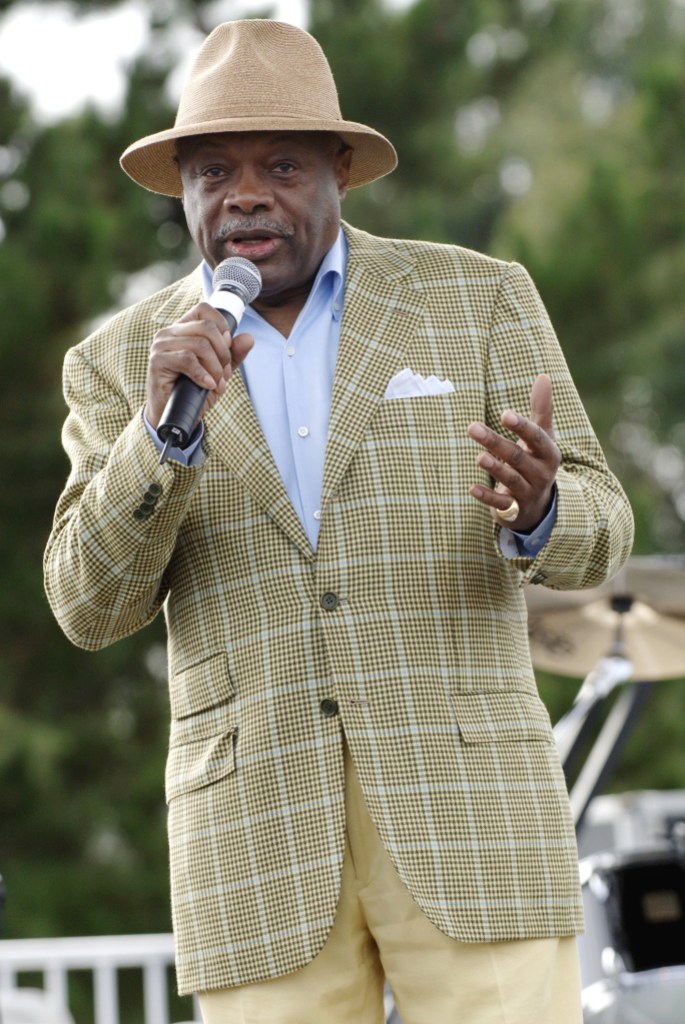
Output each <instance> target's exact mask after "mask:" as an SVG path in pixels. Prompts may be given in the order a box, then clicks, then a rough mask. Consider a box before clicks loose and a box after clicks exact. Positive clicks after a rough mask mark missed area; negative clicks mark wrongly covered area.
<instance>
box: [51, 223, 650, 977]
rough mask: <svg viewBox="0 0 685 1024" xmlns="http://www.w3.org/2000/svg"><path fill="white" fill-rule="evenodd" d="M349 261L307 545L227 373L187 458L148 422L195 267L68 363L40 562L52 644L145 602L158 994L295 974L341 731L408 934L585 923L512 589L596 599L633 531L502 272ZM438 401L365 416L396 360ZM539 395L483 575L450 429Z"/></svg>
mask: <svg viewBox="0 0 685 1024" xmlns="http://www.w3.org/2000/svg"><path fill="white" fill-rule="evenodd" d="M345 230H346V233H347V237H348V241H349V246H350V250H349V265H348V272H347V284H346V293H345V309H344V316H343V323H342V334H341V342H340V351H339V358H338V365H337V368H336V376H335V383H334V389H333V400H332V411H331V421H330V433H329V441H328V448H327V453H326V461H325V471H324V482H323V498H322V506H321V507H322V521H321V533H320V539H319V545H318V550H317V551H316V552H315V551H313V550H312V548H311V547H310V544H309V542H308V540H307V538H306V535H305V533H304V530H303V527H302V524H301V523H300V521H299V519H298V517H297V515H296V513H295V511H294V509H293V507H292V505H291V503H290V501H289V500H288V497H287V494H286V491H285V489H284V487H283V484H282V482H281V480H280V478H279V475H278V472H277V470H276V467H275V465H274V462H273V460H272V457H271V454H270V452H269V450H268V448H267V445H266V443H265V441H264V438H263V435H262V433H261V431H260V428H259V425H258V423H257V420H256V417H255V414H254V412H253V409H252V406H251V403H250V400H249V397H248V395H247V393H246V390H245V387H244V385H243V381H242V378H241V375H240V374H239V373H236V374H234V376H233V378H232V379H231V381H230V384H229V387H228V390H227V392H226V394H225V395H224V396H223V398H222V399H221V401H220V402H219V403H217V405H216V406H215V407H214V408H213V409H212V410H211V412H210V413H209V414H208V415H207V418H206V441H205V451H206V456H207V458H206V461H205V463H204V465H203V466H201V467H197V468H189V467H184V466H182V465H180V464H179V463H176V462H174V461H172V460H169V461H167V462H166V463H165V464H164V465H163V466H160V465H159V464H158V453H157V451H156V449H155V446H154V445H153V443H152V441H151V440H150V438H149V436H148V434H147V432H146V429H145V426H144V424H143V420H142V415H141V410H142V407H143V404H144V401H145V379H146V369H147V362H148V350H149V346H150V343H151V339H152V337H153V335H154V333H155V331H156V330H158V329H159V327H160V326H161V325H163V324H169V323H172V322H174V321H175V320H177V319H178V317H179V316H180V315H181V314H182V313H183V312H184V311H186V310H187V309H188V308H189V307H190V306H192V305H193V304H194V303H196V302H197V301H199V298H200V290H201V288H200V276H199V273H198V272H197V271H195V272H194V273H192V274H191V275H190V276H189V277H187V278H185V279H183V280H181V281H179V282H177V283H176V284H174V285H172V286H170V287H168V288H166V289H165V290H164V291H162V292H160V293H158V294H157V295H154V296H152V297H151V298H148V299H146V300H145V301H143V302H140V303H138V304H137V305H135V306H133V307H132V308H130V309H127V310H125V311H123V312H121V313H120V314H118V315H117V316H115V317H114V318H113V319H112V320H111V321H110V322H109V323H108V324H106V325H105V326H104V327H103V328H101V329H100V330H98V331H97V332H96V333H94V334H93V335H92V336H91V337H89V338H88V339H86V340H85V341H84V342H83V343H81V344H80V345H78V346H77V347H76V348H74V349H72V350H71V351H70V352H69V353H68V354H67V357H66V362H65V377H64V379H65V394H66V399H67V402H68V405H69V407H70V412H69V416H68V419H67V421H66V424H65V428H64V435H63V440H64V445H65V448H66V450H67V453H68V455H69V457H70V459H71V464H72V469H71V474H70V476H69V479H68V482H67V485H66V488H65V491H64V493H63V494H62V496H61V498H60V500H59V503H58V507H57V511H56V516H55V521H54V528H53V531H52V534H51V536H50V540H49V543H48V547H47V551H46V557H45V572H46V587H47V593H48V596H49V599H50V602H51V605H52V608H53V610H54V613H55V615H56V616H57V619H58V620H59V622H60V624H61V625H62V628H63V629H64V631H65V632H66V634H67V635H68V636H69V637H70V639H71V640H72V641H73V642H74V643H76V644H78V645H80V646H83V647H85V648H89V649H97V648H101V647H104V646H105V645H107V644H110V643H112V642H113V641H115V640H117V639H118V638H120V637H123V636H126V635H127V634H130V633H131V632H133V631H134V630H138V629H140V628H141V627H142V626H144V625H145V624H146V623H147V622H149V621H150V620H151V619H152V618H153V617H154V616H155V615H156V614H157V612H158V611H159V609H160V608H161V607H162V605H163V606H164V613H165V616H166V620H167V626H168V637H169V687H170V701H171V717H172V721H171V735H170V747H169V758H168V764H167V771H166V793H167V799H168V803H169V817H168V826H169V844H170V860H171V888H172V905H173V920H174V930H175V933H176V939H177V967H178V982H179V988H180V991H181V992H191V991H203V990H208V989H213V988H219V987H226V986H232V985H239V984H244V983H248V982H252V981H257V980H261V979H264V978H268V977H272V976H276V975H279V974H282V973H286V972H289V971H292V970H295V969H297V968H300V967H302V966H304V965H305V964H306V963H307V962H308V961H310V960H311V959H312V958H313V957H314V956H315V955H316V954H317V952H318V951H319V950H320V949H321V948H322V946H323V944H324V942H325V940H326V936H327V933H328V931H329V929H330V927H331V924H332V922H333V919H334V916H335V912H336V902H337V899H338V891H339V882H340V871H341V862H342V857H343V846H344V827H345V822H344V802H343V798H344V793H343V785H344V783H343V731H344V734H345V736H346V737H347V739H348V742H349V746H350V748H351V751H352V754H353V758H354V762H355V765H356V768H357V772H358V774H359V778H360V781H361V784H362V787H363V790H364V794H365V797H366V800H367V801H368V806H369V809H370V811H371V814H372V816H373V819H374V821H375V823H376V825H377V827H378V830H379V833H380V835H381V837H382V839H383V842H384V844H385V846H386V848H387V850H388V853H389V855H390V857H391V858H392V860H393V862H394V863H395V865H396V867H397V870H398V872H399V874H400V876H401V878H402V879H403V881H404V882H405V884H406V885H407V887H408V889H409V891H410V892H411V894H412V896H413V897H414V899H415V900H416V902H417V903H418V904H419V906H420V907H421V908H422V910H423V911H424V912H425V914H426V915H427V916H428V917H429V918H430V919H431V920H432V921H433V922H434V923H435V924H436V925H437V926H438V928H440V929H442V930H443V931H444V932H446V933H447V934H448V935H451V936H453V937H455V938H457V939H460V940H463V941H469V942H482V941H491V940H504V939H516V938H525V937H529V938H534V937H543V936H554V935H562V934H572V933H574V932H575V931H577V930H578V929H579V928H580V927H581V925H582V913H581V907H580V900H579V886H578V869H577V854H576V847H575V836H574V829H573V824H572V821H571V817H570V814H569V808H568V800H567V793H566V788H565V783H564V778H563V775H562V772H561V769H560V765H559V762H558V759H557V756H556V751H555V747H554V744H553V738H552V733H551V729H550V722H549V717H548V715H547V712H546V710H545V708H544V706H543V704H542V703H541V701H540V699H539V697H538V695H537V689H536V685H535V679H534V675H533V671H532V669H531V664H530V658H529V650H528V638H527V626H526V610H525V602H524V597H523V592H522V586H523V585H524V584H526V583H537V584H543V585H545V586H549V587H552V588H558V589H565V588H579V587H592V586H596V585H598V584H599V583H601V582H602V581H603V580H605V579H606V578H607V577H608V576H610V575H611V574H613V573H614V572H615V571H616V570H617V569H618V568H619V567H620V565H621V564H622V563H623V561H624V560H625V559H626V557H627V556H628V553H629V550H630V547H631V541H632V517H631V513H630V510H629V506H628V503H627V501H626V498H625V495H624V493H623V491H622V490H621V487H620V486H619V484H618V482H617V481H616V479H615V478H614V476H613V475H612V474H611V473H610V472H609V470H608V468H607V465H606V463H605V460H604V457H603V455H602V452H601V450H600V448H599V446H598V443H597V440H596V438H595V436H594V434H593V431H592V429H591V427H590V424H589V423H588V420H587V418H586V415H585V413H584V410H583V407H582V405H581V402H580V400H579V398H578V395H577V393H576V390H575V388H574V386H573V383H572V381H571V379H570V376H569V373H568V370H567V367H566V365H565V362H564V359H563V356H562V354H561V352H560V349H559V346H558V343H557V341H556V339H555V336H554V332H553V330H552V327H551V325H550V323H549V320H548V317H547V314H546V312H545V310H544V308H543V306H542V303H541V301H540V299H539V297H538V295H537V293H536V291H535V288H534V287H533V285H532V283H531V281H530V279H529V277H528V275H527V274H526V272H525V271H524V270H523V269H522V268H521V267H520V266H518V265H516V264H507V263H503V262H499V261H496V260H493V259H490V258H488V257H485V256H482V255H480V254H477V253H474V252H470V251H467V250H464V249H461V248H457V247H452V246H437V245H431V244H426V243H419V242H409V241H397V240H386V239H378V238H373V237H371V236H369V235H366V234H364V233H362V232H359V231H355V230H353V229H351V228H349V227H347V226H345ZM406 366H408V367H410V368H411V369H412V370H413V371H414V372H417V373H421V374H423V375H424V376H428V375H429V374H437V376H438V377H440V378H449V379H450V380H451V381H452V383H453V385H454V392H453V393H452V394H441V395H432V396H425V397H420V398H412V399H404V400H393V401H384V400H383V394H384V391H385V388H386V385H387V383H388V381H389V380H390V378H391V377H392V376H393V375H394V374H395V373H397V372H398V371H399V370H401V369H402V368H404V367H406ZM541 371H546V372H547V373H549V374H550V375H551V377H552V380H553V382H554V395H555V421H556V430H557V440H558V443H559V446H560V449H561V452H562V455H563V461H562V465H561V468H560V470H559V474H558V481H557V483H558V514H557V521H556V525H555V527H554V530H553V533H552V536H551V538H550V540H549V541H548V543H547V544H546V546H545V547H544V549H543V550H542V551H541V552H540V554H539V556H538V557H537V558H535V559H528V558H520V559H514V560H507V559H505V558H504V557H503V556H502V554H501V552H500V549H499V544H498V530H497V528H496V527H494V526H493V523H492V520H491V517H490V515H489V514H488V512H487V510H485V509H484V508H483V507H482V506H480V505H479V504H478V503H477V502H476V501H474V500H473V499H472V498H471V497H470V496H469V495H468V488H469V486H470V485H471V484H472V483H473V482H474V481H475V480H477V479H478V478H481V479H482V480H484V481H485V480H486V477H485V475H484V474H483V472H482V470H480V469H478V468H476V465H475V456H476V451H477V447H476V445H475V444H474V443H473V442H472V441H470V440H469V438H468V437H467V433H466V427H467V424H468V423H469V422H470V421H472V420H474V419H482V420H485V421H487V422H488V423H489V424H491V425H493V426H495V427H498V425H499V417H500V414H501V411H502V410H503V409H504V408H507V407H511V408H514V409H519V410H521V411H526V410H527V409H528V401H529V393H530V388H531V384H532V382H533V379H534V377H535V376H536V374H538V373H539V372H541Z"/></svg>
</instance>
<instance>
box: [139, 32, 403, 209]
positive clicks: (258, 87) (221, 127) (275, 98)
mask: <svg viewBox="0 0 685 1024" xmlns="http://www.w3.org/2000/svg"><path fill="white" fill-rule="evenodd" d="M282 130H286V131H297V132H301V131H326V132H336V133H337V134H338V135H340V137H341V138H342V139H343V140H344V141H345V142H346V143H347V144H348V145H349V146H351V147H352V148H353V150H354V155H353V157H352V167H351V177H350V187H355V186H356V185H366V184H367V183H368V182H370V181H375V179H376V178H380V177H382V176H383V175H384V174H388V173H389V172H390V171H392V170H393V169H394V167H395V166H396V164H397V154H396V153H395V150H394V148H393V146H392V144H391V143H390V142H388V140H387V139H386V138H384V136H382V135H381V134H380V133H379V132H376V131H374V130H373V128H368V127H367V126H366V125H363V124H357V123H356V122H354V121H343V119H342V115H341V113H340V105H339V102H338V93H337V90H336V87H335V82H334V81H333V75H332V73H331V69H330V67H329V65H328V61H327V60H326V57H325V55H324V52H323V50H322V49H321V47H320V46H319V44H318V43H317V41H316V40H315V39H314V38H313V36H311V35H309V33H308V32H304V31H303V30H302V29H299V28H296V27H295V26H294V25H287V24H285V23H283V22H279V21H269V20H267V19H244V20H242V21H229V22H227V23H225V24H223V25H219V26H218V27H217V28H215V29H214V31H213V32H212V33H211V34H210V35H209V36H207V39H206V40H205V42H204V44H203V46H202V48H201V49H200V51H199V53H198V55H197V57H196V58H195V62H194V64H193V67H192V69H191V72H190V76H189V78H188V81H187V82H186V85H185V88H184V89H183V93H182V95H181V100H180V103H179V107H178V114H177V116H176V123H175V125H174V127H173V128H170V129H168V130H167V131H164V132H157V133H156V134H155V135H148V136H147V137H146V138H144V139H139V140H138V142H134V143H133V144H132V145H130V146H129V147H128V149H127V150H126V152H125V153H124V154H123V155H122V157H121V166H122V167H123V169H124V170H125V171H126V173H127V174H128V175H129V176H130V177H131V178H133V180H134V181H137V182H138V184H139V185H143V187H144V188H147V189H150V190H151V191H152V192H161V193H163V194H164V195H169V196H180V195H181V194H182V188H181V178H180V175H179V171H178V166H177V164H176V161H175V160H174V155H175V152H176V139H180V138H183V137H186V136H191V135H206V134H209V133H217V132H253V131H282Z"/></svg>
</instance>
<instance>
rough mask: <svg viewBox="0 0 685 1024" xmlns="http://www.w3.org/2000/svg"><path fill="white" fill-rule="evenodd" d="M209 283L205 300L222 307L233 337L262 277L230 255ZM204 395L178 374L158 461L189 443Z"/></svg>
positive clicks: (161, 432) (164, 415)
mask: <svg viewBox="0 0 685 1024" xmlns="http://www.w3.org/2000/svg"><path fill="white" fill-rule="evenodd" d="M212 286H213V288H214V291H213V292H212V294H211V296H210V297H209V299H208V300H207V301H208V302H209V304H210V305H211V306H214V308H215V309H219V310H221V312H222V313H223V315H224V317H225V319H226V323H227V325H228V329H229V331H230V332H231V336H232V335H233V334H235V331H236V328H237V326H238V324H239V323H240V318H241V317H242V315H243V313H244V312H245V306H247V305H249V304H250V303H251V302H252V301H253V300H254V299H256V298H257V296H258V295H259V293H260V291H261V288H262V276H261V274H260V273H259V270H258V269H257V267H255V265H254V263H251V262H250V261H249V260H244V259H243V258H242V257H241V256H232V257H231V258H230V259H227V260H223V261H222V262H221V263H220V264H219V265H218V267H217V268H216V270H215V271H214V277H213V278H212ZM206 398H207V388H201V387H200V386H199V385H198V384H196V383H195V381H193V380H191V379H190V377H186V375H185V374H183V373H182V374H180V376H179V378H178V380H177V381H176V383H175V385H174V390H173V391H172V392H171V397H170V398H169V401H168V402H167V404H166V406H165V409H164V412H163V413H162V418H161V420H160V421H159V426H158V427H157V437H158V438H159V439H160V441H161V442H162V444H163V445H164V448H163V449H162V454H161V456H160V459H159V461H160V463H161V462H164V461H165V459H166V457H167V453H168V451H169V448H183V447H184V446H185V445H187V444H188V441H189V440H190V436H191V434H192V433H193V430H194V429H195V425H196V423H197V421H198V420H199V418H200V414H201V412H202V407H203V406H204V404H205V399H206Z"/></svg>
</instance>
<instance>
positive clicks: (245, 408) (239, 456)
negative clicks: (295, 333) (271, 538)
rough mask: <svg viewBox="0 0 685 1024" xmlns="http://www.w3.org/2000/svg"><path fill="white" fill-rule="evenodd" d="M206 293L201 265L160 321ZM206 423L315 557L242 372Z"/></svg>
mask: <svg viewBox="0 0 685 1024" xmlns="http://www.w3.org/2000/svg"><path fill="white" fill-rule="evenodd" d="M201 298H202V278H201V274H200V268H199V267H198V268H197V269H196V270H194V271H193V272H192V273H191V274H189V275H188V277H186V278H184V279H183V281H181V283H180V286H179V288H178V289H177V290H176V291H174V293H173V294H172V296H171V297H170V298H169V299H168V300H167V302H165V303H164V305H162V306H160V308H159V310H158V311H157V313H156V315H155V322H156V323H158V324H160V325H163V324H172V323H175V322H176V321H177V320H178V319H179V317H181V316H182V315H183V314H184V313H185V312H187V310H188V309H191V308H192V307H193V306H195V305H196V304H197V303H198V302H200V300H201ZM205 427H206V431H207V439H208V442H209V444H210V445H211V448H212V452H213V453H215V454H216V455H217V457H218V458H220V459H221V460H222V461H223V462H224V463H225V465H226V466H227V467H228V469H229V470H230V471H231V472H232V473H234V474H235V476H237V477H238V479H239V480H240V481H241V483H242V484H243V486H244V487H245V489H246V490H247V491H249V493H250V494H251V495H252V497H253V498H254V500H255V501H256V502H257V503H258V504H259V506H260V507H261V508H262V509H263V510H264V512H266V513H267V515H270V516H271V517H272V518H273V519H274V520H275V521H276V522H277V523H278V525H279V526H280V528H281V529H282V530H284V531H285V533H286V534H287V535H288V536H289V537H290V539H291V540H292V541H293V543H294V544H296V545H297V547H299V548H300V549H301V550H302V551H303V552H304V554H305V555H307V556H309V557H310V558H313V557H314V552H313V551H312V547H311V544H310V543H309V540H308V539H307V535H306V533H305V532H304V528H303V526H302V524H301V523H300V520H299V518H298V516H297V513H296V512H295V509H294V508H293V506H292V504H291V502H290V499H289V498H288V494H287V491H286V489H285V487H284V486H283V481H282V480H281V476H280V473H279V472H278V469H277V468H276V463H275V462H274V460H273V457H272V455H271V451H270V449H269V446H268V444H267V443H266V439H265V437H264V434H263V433H262V429H261V427H260V425H259V421H258V420H257V417H256V415H255V412H254V408H253V406H252V402H251V401H250V396H249V395H248V393H247V390H246V388H245V384H244V382H243V378H242V374H241V373H240V372H237V373H234V374H233V376H232V378H231V380H230V381H229V385H228V388H227V389H226V392H225V394H224V395H223V396H222V397H221V399H220V401H218V402H217V403H216V405H215V406H214V407H213V408H212V409H211V410H210V411H209V412H208V413H207V416H206V417H205Z"/></svg>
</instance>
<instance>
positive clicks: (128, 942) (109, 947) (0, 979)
mask: <svg viewBox="0 0 685 1024" xmlns="http://www.w3.org/2000/svg"><path fill="white" fill-rule="evenodd" d="M173 961H174V942H173V937H172V936H171V935H102V936H93V937H88V938H73V939H72V938H63V939H4V940H1V941H0V993H2V994H3V996H2V998H3V1000H4V1002H5V1004H6V1006H7V1007H9V1006H10V1004H11V1003H12V1000H15V1001H16V999H17V997H18V996H19V997H20V996H21V988H18V984H19V983H20V980H21V979H20V975H21V974H22V973H29V972H31V973H32V974H35V973H36V972H38V973H40V974H42V976H43V988H44V991H45V993H46V997H47V999H48V1001H49V1002H50V1003H51V1004H52V1005H53V1006H55V1007H58V1008H59V1009H60V1010H61V1011H64V1012H65V1013H66V1014H68V1011H69V972H70V971H77V970H78V971H83V970H86V971H91V972H92V975H93V1018H94V1021H95V1024H121V1020H120V1016H119V985H118V972H119V971H120V970H122V969H125V968H139V969H140V970H142V974H143V1001H144V1011H145V1024H170V1021H169V974H170V967H171V965H173ZM0 1005H2V1003H0ZM189 1012H190V1013H191V1014H192V1015H193V1016H192V1019H193V1020H194V1021H201V1020H202V1017H201V1016H200V1011H199V1007H198V1006H197V1003H196V1001H194V1002H193V1005H192V1007H191V1010H190V1011H189ZM5 1018H7V1019H6V1020H5V1019H4V1018H3V1024H10V1010H9V1009H7V1010H6V1011H5ZM17 1019H22V1020H23V1019H25V1018H23V1017H22V1018H20V1017H19V1016H17ZM45 1019H46V1024H48V1020H49V1018H47V1017H46V1018H45ZM57 1019H59V1018H57ZM62 1019H63V1018H62ZM76 1024H79V1022H78V1021H77V1022H76ZM188 1024H190V1022H188Z"/></svg>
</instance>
